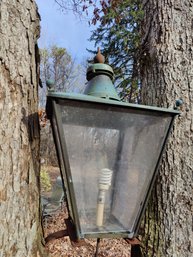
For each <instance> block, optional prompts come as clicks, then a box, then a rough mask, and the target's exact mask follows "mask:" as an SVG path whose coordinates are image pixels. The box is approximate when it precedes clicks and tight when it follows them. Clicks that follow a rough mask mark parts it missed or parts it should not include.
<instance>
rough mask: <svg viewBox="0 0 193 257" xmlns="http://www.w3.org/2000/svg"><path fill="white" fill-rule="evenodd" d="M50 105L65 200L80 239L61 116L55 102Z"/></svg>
mask: <svg viewBox="0 0 193 257" xmlns="http://www.w3.org/2000/svg"><path fill="white" fill-rule="evenodd" d="M52 104H53V112H54V116H55V117H56V126H57V130H58V136H59V142H61V143H60V148H61V159H62V160H63V165H64V170H62V175H63V174H65V177H66V184H67V190H68V192H69V198H70V199H67V200H68V204H69V202H70V207H71V211H72V216H73V217H72V218H73V221H74V224H75V227H76V228H78V230H76V234H77V238H78V239H79V238H81V237H80V231H81V229H80V223H79V218H78V210H77V205H76V198H75V192H74V187H73V181H72V175H71V169H70V162H69V157H68V152H67V147H66V141H65V137H64V131H63V128H62V116H61V113H60V110H58V106H57V103H56V101H53V102H52ZM59 154H60V153H59Z"/></svg>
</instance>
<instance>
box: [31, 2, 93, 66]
mask: <svg viewBox="0 0 193 257" xmlns="http://www.w3.org/2000/svg"><path fill="white" fill-rule="evenodd" d="M36 3H37V5H38V9H39V13H40V16H41V23H40V24H41V37H40V39H39V41H38V44H39V47H40V48H43V47H48V46H50V45H53V44H56V45H57V46H60V47H65V48H66V49H67V51H68V52H69V53H70V54H71V55H72V57H73V58H75V59H76V61H77V62H79V63H81V62H84V60H85V59H86V58H87V57H88V56H89V53H88V52H87V51H86V48H89V49H94V43H92V42H89V41H88V39H89V37H90V35H91V30H92V28H91V27H89V25H88V22H87V21H86V20H83V21H80V19H79V18H78V17H75V15H74V14H73V13H72V12H68V13H67V14H66V13H64V12H62V11H61V10H60V8H59V6H58V5H57V4H56V3H55V1H54V0H36Z"/></svg>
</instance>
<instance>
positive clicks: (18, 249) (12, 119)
mask: <svg viewBox="0 0 193 257" xmlns="http://www.w3.org/2000/svg"><path fill="white" fill-rule="evenodd" d="M0 34H1V40H0V106H1V108H0V119H1V122H0V142H1V143H0V174H1V176H0V231H1V232H0V249H1V250H0V255H1V256H3V257H6V256H15V257H16V256H17V257H27V256H30V257H31V256H43V251H42V241H41V234H42V232H41V225H40V208H39V207H40V204H39V123H38V115H37V107H38V95H37V91H38V80H39V78H38V77H37V74H38V73H37V71H38V65H39V57H38V48H37V45H36V43H37V39H38V37H39V15H38V13H37V7H36V4H35V2H34V1H33V0H26V1H13V0H2V1H0Z"/></svg>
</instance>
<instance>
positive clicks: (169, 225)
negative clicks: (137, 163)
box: [141, 0, 193, 257]
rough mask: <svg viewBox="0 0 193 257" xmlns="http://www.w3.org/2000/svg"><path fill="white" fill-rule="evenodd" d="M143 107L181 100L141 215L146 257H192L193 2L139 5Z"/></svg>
mask: <svg viewBox="0 0 193 257" xmlns="http://www.w3.org/2000/svg"><path fill="white" fill-rule="evenodd" d="M143 4H144V23H143V25H142V34H143V38H142V45H143V58H142V60H143V64H142V67H141V79H142V102H143V103H145V104H149V105H156V106H162V107H173V106H174V104H175V100H176V99H179V98H182V99H183V102H184V104H183V106H182V108H181V115H180V117H178V118H177V119H176V122H175V124H174V129H173V131H172V135H171V137H170V140H169V143H168V145H167V151H166V153H165V155H164V158H163V161H162V165H161V168H160V174H159V178H158V181H157V184H156V187H155V189H154V194H153V197H152V199H151V200H150V204H149V208H148V210H147V212H146V215H145V219H144V221H145V226H144V228H145V236H144V238H143V240H144V242H145V249H144V256H145V257H147V256H154V257H190V256H193V246H192V245H191V240H192V211H193V207H192V206H191V205H192V203H193V202H192V171H193V133H192V132H193V45H192V42H193V33H192V29H193V1H192V0H184V1H182V0H170V1H160V0H149V1H147V0H146V1H143Z"/></svg>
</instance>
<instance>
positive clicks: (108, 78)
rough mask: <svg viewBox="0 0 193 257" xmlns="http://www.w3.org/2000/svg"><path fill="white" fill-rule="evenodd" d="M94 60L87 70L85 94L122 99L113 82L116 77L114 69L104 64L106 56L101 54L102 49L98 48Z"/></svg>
mask: <svg viewBox="0 0 193 257" xmlns="http://www.w3.org/2000/svg"><path fill="white" fill-rule="evenodd" d="M94 61H95V63H94V64H92V65H91V66H90V67H89V68H88V70H87V75H86V77H87V80H88V84H87V87H86V89H85V91H84V94H86V95H91V96H96V97H100V98H106V99H112V100H117V101H120V100H121V99H120V97H119V96H118V94H117V92H116V90H115V87H114V85H113V82H112V80H113V79H114V72H113V69H112V68H111V67H110V66H109V65H107V64H104V57H103V56H102V55H101V53H100V49H98V53H97V55H96V57H95V58H94Z"/></svg>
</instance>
